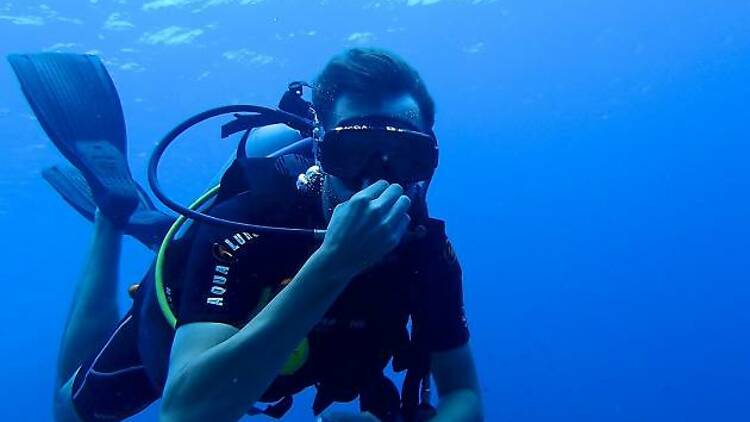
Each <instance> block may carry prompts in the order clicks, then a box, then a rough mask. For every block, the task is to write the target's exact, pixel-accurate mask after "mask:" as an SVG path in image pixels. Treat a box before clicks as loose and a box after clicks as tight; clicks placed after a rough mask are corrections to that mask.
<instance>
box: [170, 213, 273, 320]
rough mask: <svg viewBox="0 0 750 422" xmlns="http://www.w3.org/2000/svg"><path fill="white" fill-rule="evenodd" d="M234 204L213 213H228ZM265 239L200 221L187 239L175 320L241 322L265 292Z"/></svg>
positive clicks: (267, 276) (251, 312)
mask: <svg viewBox="0 0 750 422" xmlns="http://www.w3.org/2000/svg"><path fill="white" fill-rule="evenodd" d="M235 209H236V206H230V207H222V208H221V209H219V210H218V212H217V213H215V215H222V216H224V217H229V218H231V215H232V214H233V213H232V211H233V210H235ZM268 243H269V241H268V239H265V238H264V237H263V236H259V235H257V234H254V233H249V232H241V231H232V230H231V229H230V230H227V229H223V228H216V227H211V226H205V225H204V226H201V227H199V228H198V229H197V232H196V233H195V237H194V239H193V242H192V245H191V248H190V253H189V258H188V261H187V268H186V271H185V273H184V274H185V280H184V284H183V288H182V294H181V296H180V301H179V304H178V317H177V325H178V326H181V325H185V324H189V323H193V322H219V323H224V324H229V325H233V326H235V327H237V328H241V327H243V326H244V325H245V324H246V323H247V322H248V321H249V319H250V318H251V317H252V316H253V312H254V311H255V310H256V308H257V307H258V306H259V304H260V302H261V301H262V300H263V299H264V297H265V296H266V295H267V294H268V292H267V287H266V286H267V285H266V284H264V283H266V282H267V280H268V279H269V277H270V274H269V270H270V265H269V264H268V262H269V259H268V257H267V256H265V255H267V253H268V249H267V248H268V246H269V245H268Z"/></svg>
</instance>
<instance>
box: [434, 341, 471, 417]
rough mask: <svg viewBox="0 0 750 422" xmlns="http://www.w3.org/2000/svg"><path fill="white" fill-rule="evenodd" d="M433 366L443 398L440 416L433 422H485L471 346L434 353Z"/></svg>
mask: <svg viewBox="0 0 750 422" xmlns="http://www.w3.org/2000/svg"><path fill="white" fill-rule="evenodd" d="M430 365H431V368H432V375H433V377H434V378H435V382H436V384H437V387H438V393H439V396H440V403H439V404H438V408H437V415H436V416H435V417H434V418H433V419H430V422H442V421H450V422H457V421H462V422H469V421H471V422H479V421H482V420H484V417H483V415H482V400H481V393H480V390H479V381H478V377H477V373H476V368H475V366H474V358H473V357H472V354H471V349H470V348H469V345H468V344H467V345H464V346H462V347H459V348H457V349H454V350H448V351H445V352H436V353H433V354H432V358H431V363H430Z"/></svg>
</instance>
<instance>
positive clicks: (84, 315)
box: [55, 211, 122, 390]
mask: <svg viewBox="0 0 750 422" xmlns="http://www.w3.org/2000/svg"><path fill="white" fill-rule="evenodd" d="M121 244H122V232H121V231H120V230H119V229H117V228H116V226H115V225H114V224H113V223H112V222H111V221H109V220H108V219H107V218H106V217H104V216H103V215H102V214H101V213H99V212H98V211H97V214H96V219H95V223H94V237H93V241H92V244H91V250H90V252H89V255H88V258H87V261H86V264H85V265H84V268H83V274H82V276H81V279H80V281H79V282H78V285H77V286H76V291H75V294H74V296H73V303H72V305H71V307H70V313H69V315H68V320H67V322H66V324H65V330H64V331H63V336H62V342H61V344H60V351H59V354H58V360H57V377H56V384H55V389H56V390H57V389H59V388H60V387H62V386H63V384H64V383H65V382H67V381H68V380H69V379H70V378H71V376H72V375H73V374H74V372H75V371H76V369H77V368H78V367H79V366H80V365H81V363H82V362H83V360H84V359H86V358H87V357H88V356H89V355H90V354H92V353H93V352H94V351H96V350H98V349H99V348H100V347H101V346H102V345H103V344H104V342H105V341H106V340H107V338H108V337H109V335H110V334H111V333H112V330H113V329H114V328H115V326H116V325H117V321H118V320H119V310H118V307H117V294H116V289H117V273H118V271H119V262H120V249H121Z"/></svg>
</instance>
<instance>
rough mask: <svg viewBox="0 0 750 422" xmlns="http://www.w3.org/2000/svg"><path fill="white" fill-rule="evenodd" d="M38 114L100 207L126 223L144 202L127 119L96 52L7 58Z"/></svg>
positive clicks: (51, 137)
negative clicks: (132, 164)
mask: <svg viewBox="0 0 750 422" xmlns="http://www.w3.org/2000/svg"><path fill="white" fill-rule="evenodd" d="M8 61H9V62H10V64H11V66H12V67H13V70H14V71H15V73H16V76H17V77H18V80H19V81H20V83H21V88H22V89H23V93H24V95H25V96H26V99H27V100H28V102H29V104H30V105H31V108H32V110H33V111H34V114H35V115H36V117H37V119H38V120H39V123H40V124H41V125H42V127H43V128H44V131H45V132H46V133H47V135H48V136H49V137H50V139H51V140H52V142H53V143H54V144H55V146H56V147H57V148H58V149H59V150H60V152H61V153H62V154H63V155H64V156H65V158H67V159H68V160H69V161H70V162H71V163H72V164H73V165H74V166H75V167H76V168H78V170H80V172H81V174H82V175H83V177H84V178H85V179H86V182H87V184H88V186H89V187H90V188H91V193H92V197H93V200H94V202H95V203H96V205H97V207H98V208H99V209H100V210H101V211H102V213H104V215H106V216H107V217H108V218H110V219H111V220H112V221H113V222H115V224H118V225H123V227H124V225H125V224H126V223H127V221H128V220H129V219H130V215H131V214H132V213H133V211H135V210H136V208H137V207H138V203H139V201H140V200H139V195H138V188H137V186H136V184H135V182H134V181H133V178H132V176H131V174H130V169H129V167H128V162H127V153H126V145H127V144H126V137H125V120H124V117H123V113H122V106H121V104H120V99H119V97H118V95H117V91H116V89H115V86H114V83H113V82H112V79H111V78H110V76H109V74H108V73H107V70H106V69H105V68H104V65H103V64H102V63H101V61H100V60H99V59H98V58H97V57H95V56H91V55H80V54H63V53H40V54H12V55H9V56H8Z"/></svg>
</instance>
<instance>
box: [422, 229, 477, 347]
mask: <svg viewBox="0 0 750 422" xmlns="http://www.w3.org/2000/svg"><path fill="white" fill-rule="evenodd" d="M431 229H432V230H431V233H430V234H429V235H428V238H427V240H426V241H425V245H424V247H423V248H422V251H421V252H420V255H421V257H420V259H419V267H420V268H419V274H420V277H419V280H418V282H417V292H416V293H417V294H416V297H417V302H416V309H415V311H414V314H413V318H414V329H415V330H416V333H415V335H416V338H417V340H418V341H419V342H420V343H421V344H423V346H424V347H426V348H427V350H428V351H446V350H450V349H455V348H457V347H460V346H463V345H464V344H466V343H467V342H468V341H469V328H468V323H467V320H466V314H465V311H464V301H463V273H462V271H461V264H460V263H459V261H458V257H457V256H456V253H455V251H454V250H453V246H452V245H451V243H450V241H449V240H448V238H447V237H446V235H445V229H444V226H443V224H442V222H440V223H439V224H435V225H434V226H433V227H431Z"/></svg>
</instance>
